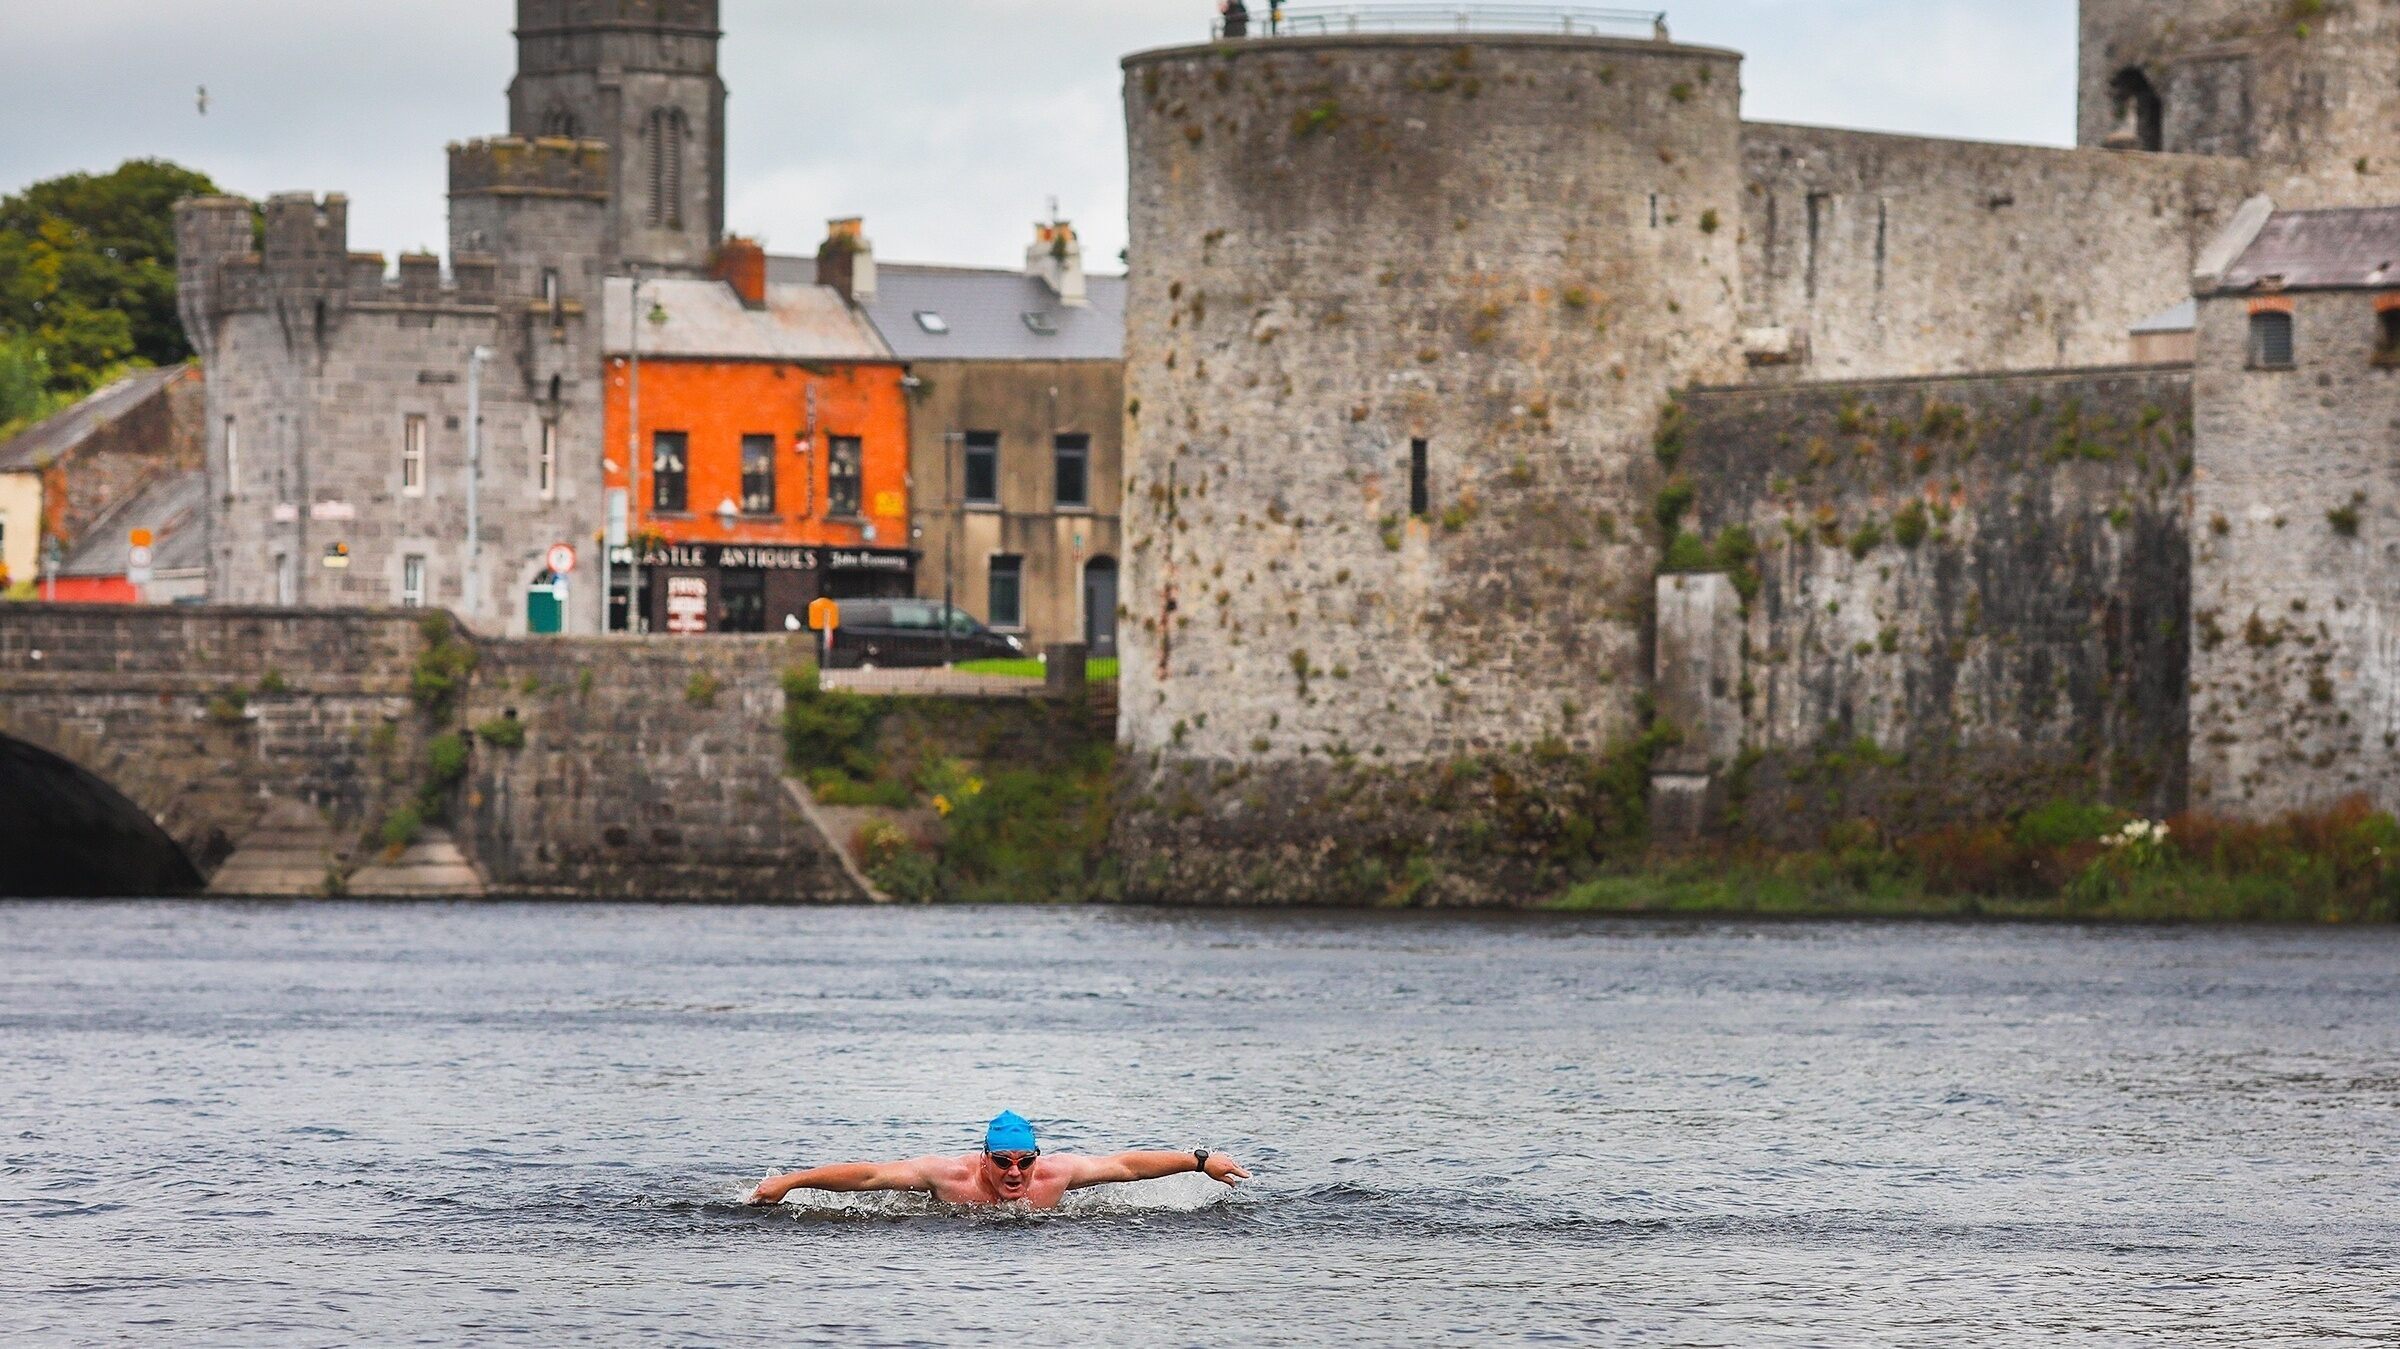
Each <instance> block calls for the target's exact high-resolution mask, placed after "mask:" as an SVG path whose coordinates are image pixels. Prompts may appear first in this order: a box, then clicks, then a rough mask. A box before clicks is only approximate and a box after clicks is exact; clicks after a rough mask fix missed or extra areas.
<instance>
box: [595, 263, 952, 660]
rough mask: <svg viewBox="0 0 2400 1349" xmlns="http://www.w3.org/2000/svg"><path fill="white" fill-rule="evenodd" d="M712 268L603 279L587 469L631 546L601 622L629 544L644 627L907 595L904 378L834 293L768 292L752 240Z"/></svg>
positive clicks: (721, 628) (676, 629) (759, 626)
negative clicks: (593, 458) (603, 390)
mask: <svg viewBox="0 0 2400 1349" xmlns="http://www.w3.org/2000/svg"><path fill="white" fill-rule="evenodd" d="M718 274H719V278H720V279H716V280H688V279H668V280H645V281H643V282H641V284H640V288H639V291H638V294H637V292H636V290H635V287H634V284H633V283H632V282H631V281H628V280H624V279H618V280H612V281H610V282H609V283H608V286H609V289H608V330H607V331H608V354H607V379H608V389H607V427H608V430H607V439H606V441H605V444H604V446H603V450H602V456H601V460H602V467H603V470H604V475H603V476H604V479H605V482H606V485H607V487H608V488H609V489H610V492H611V495H612V498H613V496H614V494H615V493H616V492H618V491H622V492H624V494H625V498H624V499H625V500H626V502H627V506H628V519H627V524H628V533H629V536H630V538H631V539H632V541H633V545H634V547H632V548H627V549H625V550H622V551H620V552H619V553H618V554H617V556H616V557H614V558H612V560H611V566H610V572H611V579H610V584H611V595H612V601H611V626H612V627H616V626H621V625H622V623H623V614H624V609H625V604H624V598H623V597H624V595H625V594H626V593H627V589H628V586H629V584H630V583H631V580H632V577H631V572H632V570H633V569H632V567H631V565H630V564H631V563H632V562H633V560H634V559H633V556H632V554H633V552H634V548H638V549H639V550H640V555H641V556H640V562H641V567H640V579H639V587H640V594H641V597H642V605H641V610H642V613H643V616H644V627H645V628H646V630H648V631H651V632H672V633H677V634H685V635H697V634H700V633H704V632H780V631H784V630H786V629H787V628H788V627H790V626H791V625H792V624H793V623H796V622H798V621H800V620H802V619H804V618H805V616H806V614H807V610H808V604H809V601H811V600H814V599H816V598H817V597H818V596H820V595H831V596H833V597H835V598H837V599H844V598H857V597H866V596H886V595H892V596H900V595H909V594H913V593H914V587H915V554H914V552H913V551H912V549H911V547H910V538H909V501H908V402H907V394H906V391H905V389H904V388H903V386H902V382H901V381H902V379H903V377H904V376H905V374H906V371H905V369H904V368H903V367H902V365H901V363H900V362H899V360H898V359H897V358H896V357H894V356H893V355H892V354H891V351H890V349H889V348H888V347H886V346H885V345H884V343H883V340H882V339H881V338H880V337H878V336H877V335H876V333H875V330H874V327H873V326H872V325H871V324H870V323H868V322H867V320H866V318H865V316H864V315H863V314H862V313H860V312H859V311H858V310H857V309H856V308H855V307H853V306H852V305H851V304H850V302H849V301H848V300H847V299H846V298H845V297H844V296H843V295H842V293H841V292H840V291H839V290H836V289H834V288H832V287H829V286H806V285H778V286H769V285H767V284H766V271H765V255H764V254H763V253H762V252H760V251H759V249H758V246H757V245H756V244H754V243H750V242H749V241H747V240H740V239H729V240H727V241H726V244H725V248H724V251H723V253H722V255H721V256H720V259H719V265H718ZM637 305H638V308H639V323H638V327H639V332H638V333H633V332H631V331H630V329H631V328H632V327H633V326H634V324H633V320H634V318H635V315H636V306H637ZM637 339H638V341H637ZM637 365H638V369H639V373H638V376H637V374H636V367H637ZM637 402H638V413H637V411H636V405H637ZM637 416H638V418H639V428H638V431H637V432H636V433H635V435H634V436H633V438H632V439H631V440H630V442H629V439H628V435H627V432H628V428H629V427H631V426H633V425H634V421H635V418H636V417H637ZM629 449H630V451H631V452H630V453H629Z"/></svg>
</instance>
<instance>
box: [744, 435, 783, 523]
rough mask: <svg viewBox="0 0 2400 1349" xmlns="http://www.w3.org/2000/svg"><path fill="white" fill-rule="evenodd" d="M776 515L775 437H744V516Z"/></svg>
mask: <svg viewBox="0 0 2400 1349" xmlns="http://www.w3.org/2000/svg"><path fill="white" fill-rule="evenodd" d="M774 513H775V437H773V436H744V437H742V514H744V515H773V514H774Z"/></svg>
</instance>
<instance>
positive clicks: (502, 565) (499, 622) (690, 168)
mask: <svg viewBox="0 0 2400 1349" xmlns="http://www.w3.org/2000/svg"><path fill="white" fill-rule="evenodd" d="M718 39H719V32H718V28H717V4H716V0H519V4H518V7H517V46H518V73H517V77H516V79H515V81H514V83H513V84H511V86H510V88H509V96H508V103H509V134H508V135H506V136H503V137H496V138H493V139H489V140H480V141H472V142H468V143H466V144H462V145H453V146H451V147H450V152H449V154H450V266H449V271H448V275H447V276H445V274H444V269H443V265H442V260H441V259H440V258H439V257H437V256H435V255H432V254H422V255H417V254H409V255H403V256H401V257H400V258H399V259H398V263H397V269H396V270H397V275H396V277H395V276H391V275H387V267H386V261H385V259H384V257H383V256H382V255H381V254H375V253H364V254H361V253H353V252H351V251H350V246H349V239H348V230H347V219H346V217H347V203H346V201H345V200H344V199H343V198H342V197H340V196H338V195H335V196H327V197H323V198H318V197H315V196H313V195H310V194H306V193H297V194H286V195H282V196H277V197H274V198H272V199H271V200H269V201H268V202H267V203H266V204H265V212H264V214H265V227H264V237H263V240H262V241H261V242H259V243H258V244H257V245H256V246H255V247H254V246H253V243H252V219H253V209H252V206H251V203H249V202H247V201H243V200H239V199H235V198H210V199H201V200H194V201H188V202H185V203H183V204H182V205H181V206H180V207H179V208H178V216H177V243H178V246H179V250H180V256H181V258H182V259H183V262H182V267H181V300H180V303H181V308H182V312H183V320H184V326H185V328H186V330H187V331H188V332H189V333H190V334H191V338H192V342H193V345H194V347H195V348H196V349H197V350H198V352H199V353H200V357H201V359H202V361H203V362H204V363H205V364H206V366H207V368H208V372H209V382H208V397H209V443H208V473H209V480H210V484H211V487H210V503H209V505H210V511H209V535H210V537H209V554H210V573H211V594H212V596H213V597H214V598H215V599H217V600H219V601H221V602H226V603H234V604H283V605H301V606H308V607H319V608H321V607H329V606H340V605H375V604H388V603H390V602H391V601H392V599H393V597H395V596H398V597H401V598H402V599H403V601H404V602H408V603H418V604H425V605H436V606H443V607H448V608H451V609H453V610H455V611H457V612H458V613H459V614H460V615H461V616H462V617H464V618H466V619H467V621H468V622H470V623H471V624H475V625H477V626H479V627H484V628H487V629H499V630H507V629H509V628H511V627H514V628H516V629H518V630H522V628H523V619H522V612H521V611H522V607H523V606H522V603H521V601H520V600H519V598H518V597H519V596H521V595H522V594H523V593H524V592H525V590H526V588H527V586H528V585H529V584H531V583H533V582H535V581H536V580H537V579H539V578H541V577H543V576H545V575H546V574H547V573H548V567H547V565H546V560H545V559H546V557H547V554H548V552H549V550H550V549H551V548H552V547H554V546H555V545H558V544H560V543H566V544H568V545H569V546H571V547H573V548H575V550H576V551H577V553H578V556H579V559H580V562H581V566H580V567H579V568H578V570H579V571H580V572H581V575H580V576H576V577H574V578H573V579H574V582H575V585H576V590H575V592H574V593H573V594H572V596H571V598H570V599H569V606H570V608H569V614H568V619H567V625H568V628H569V630H570V631H578V632H597V631H599V630H600V628H601V623H602V618H603V612H604V610H603V606H604V604H605V596H604V593H603V591H604V586H603V585H602V583H601V582H600V581H599V580H598V579H597V578H598V576H599V575H600V573H601V571H602V570H603V569H602V567H601V566H600V558H599V556H598V552H599V550H598V549H597V548H596V547H594V546H593V541H594V539H595V538H596V536H597V535H598V534H599V533H600V532H601V528H602V524H603V519H604V512H605V510H606V503H605V502H604V499H603V493H602V487H601V476H602V475H601V462H600V454H599V453H598V450H599V449H600V446H601V441H602V406H603V399H602V351H601V342H602V335H601V332H600V309H601V297H602V293H603V291H602V282H603V280H604V279H605V278H607V277H610V276H622V275H625V274H626V273H627V271H628V270H629V269H633V268H640V269H641V270H642V271H643V272H645V273H646V274H650V275H665V276H679V275H680V276H699V275H704V274H705V273H706V271H707V269H708V267H709V265H710V264H711V262H712V260H713V258H714V256H715V252H716V248H717V245H718V242H719V240H720V239H721V238H722V236H723V233H724V214H725V203H724V191H723V182H724V160H725V86H724V83H723V82H722V81H721V80H720V79H719V78H718V75H717V44H718ZM479 349H480V350H482V351H483V352H484V353H485V355H484V357H483V358H482V360H481V362H480V367H479V369H477V370H475V371H474V372H473V374H472V376H471V374H470V364H471V362H473V361H474V354H475V353H476V352H477V351H478V350H479ZM471 385H473V386H475V387H473V388H472V389H471V387H470V386H471ZM470 392H472V393H473V394H474V395H475V397H476V399H477V401H478V402H479V403H480V410H481V414H482V415H481V425H482V435H481V438H480V439H481V444H480V446H479V447H478V454H479V458H480V460H481V463H482V470H483V471H482V474H481V476H480V478H479V480H478V481H477V483H476V485H475V486H476V488H479V489H480V494H479V495H480V499H479V500H477V501H476V506H477V511H476V514H477V518H478V520H479V523H480V529H479V530H478V531H477V533H478V534H479V536H480V537H479V538H477V539H475V540H472V541H470V540H468V539H466V538H465V537H464V533H463V521H464V520H465V518H466V511H465V508H464V503H465V502H466V501H467V500H468V499H469V497H470V492H471V490H472V489H470V487H469V485H468V482H467V478H468V470H467V453H466V450H465V441H466V437H467V431H466V429H465V428H466V422H467V417H468V403H469V401H470Z"/></svg>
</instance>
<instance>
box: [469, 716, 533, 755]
mask: <svg viewBox="0 0 2400 1349" xmlns="http://www.w3.org/2000/svg"><path fill="white" fill-rule="evenodd" d="M475 738H476V739H478V740H481V741H482V742H483V743H485V744H487V745H492V746H495V747H497V748H499V749H522V748H524V747H525V723H524V722H521V721H519V720H517V719H516V718H515V717H494V718H492V719H491V720H490V721H487V722H484V723H483V724H481V725H479V726H477V727H476V728H475Z"/></svg>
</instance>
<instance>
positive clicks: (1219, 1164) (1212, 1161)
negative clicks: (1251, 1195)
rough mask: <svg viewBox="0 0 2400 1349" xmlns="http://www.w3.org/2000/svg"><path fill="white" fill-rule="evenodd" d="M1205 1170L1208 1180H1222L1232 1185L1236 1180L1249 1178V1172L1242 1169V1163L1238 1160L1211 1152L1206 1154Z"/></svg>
mask: <svg viewBox="0 0 2400 1349" xmlns="http://www.w3.org/2000/svg"><path fill="white" fill-rule="evenodd" d="M1206 1170H1207V1173H1208V1178H1209V1179H1210V1180H1218V1181H1223V1182H1224V1183H1226V1184H1227V1185H1232V1184H1234V1183H1236V1182H1237V1181H1245V1180H1248V1179H1250V1173H1249V1172H1248V1171H1245V1170H1243V1169H1242V1164H1241V1163H1240V1162H1237V1161H1235V1160H1234V1159H1232V1158H1231V1157H1221V1156H1218V1155H1217V1154H1216V1153H1213V1152H1212V1153H1210V1154H1208V1166H1207V1168H1206Z"/></svg>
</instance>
